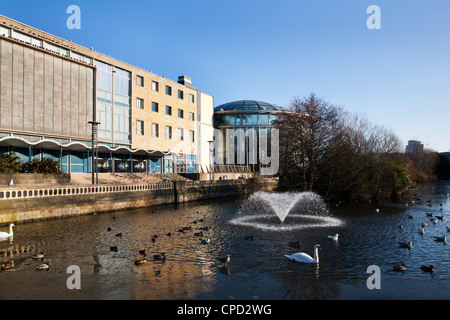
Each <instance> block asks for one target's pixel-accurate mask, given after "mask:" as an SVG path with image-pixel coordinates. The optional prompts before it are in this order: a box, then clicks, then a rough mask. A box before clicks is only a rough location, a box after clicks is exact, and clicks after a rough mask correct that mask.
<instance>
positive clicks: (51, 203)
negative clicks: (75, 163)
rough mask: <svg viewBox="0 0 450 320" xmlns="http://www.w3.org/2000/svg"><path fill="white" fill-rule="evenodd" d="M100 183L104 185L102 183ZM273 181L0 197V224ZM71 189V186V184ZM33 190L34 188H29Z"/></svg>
mask: <svg viewBox="0 0 450 320" xmlns="http://www.w3.org/2000/svg"><path fill="white" fill-rule="evenodd" d="M102 187H104V186H102ZM274 187H275V184H261V183H258V182H257V181H256V180H253V179H249V180H227V181H176V182H171V183H170V186H169V187H167V183H166V184H165V187H164V188H163V187H161V188H159V189H155V188H154V187H152V188H150V187H148V188H144V187H131V189H130V188H128V189H121V191H114V189H113V190H108V189H102V191H99V190H98V189H97V192H95V189H94V188H92V189H93V190H92V191H93V192H92V193H86V192H85V193H76V192H75V193H73V192H72V193H71V194H67V193H65V194H64V195H59V194H56V195H55V194H53V195H49V194H48V193H47V195H44V193H42V195H41V196H37V197H27V198H14V199H13V198H8V199H3V200H2V201H0V225H6V224H9V223H11V222H15V223H18V222H19V223H20V222H31V221H39V220H47V219H57V218H63V217H73V216H79V215H87V214H94V213H102V212H111V211H117V210H128V209H136V208H143V207H151V206H156V205H163V204H172V203H183V202H189V201H199V200H205V199H212V198H218V197H235V196H240V195H246V194H249V193H252V192H255V191H256V190H260V189H264V190H270V189H273V188H274ZM71 188H72V189H73V187H71ZM72 189H71V190H72ZM33 193H34V192H33Z"/></svg>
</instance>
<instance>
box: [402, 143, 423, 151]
mask: <svg viewBox="0 0 450 320" xmlns="http://www.w3.org/2000/svg"><path fill="white" fill-rule="evenodd" d="M419 152H423V144H422V143H421V142H420V141H417V140H409V141H408V145H407V146H406V153H407V154H416V153H419Z"/></svg>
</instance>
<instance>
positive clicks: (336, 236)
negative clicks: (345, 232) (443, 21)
mask: <svg viewBox="0 0 450 320" xmlns="http://www.w3.org/2000/svg"><path fill="white" fill-rule="evenodd" d="M328 239H330V240H333V241H338V239H339V234H338V233H336V234H335V235H334V236H328Z"/></svg>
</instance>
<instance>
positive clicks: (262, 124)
mask: <svg viewBox="0 0 450 320" xmlns="http://www.w3.org/2000/svg"><path fill="white" fill-rule="evenodd" d="M285 111H286V109H285V108H283V107H281V106H279V105H276V104H272V103H268V102H264V101H257V100H240V101H234V102H229V103H225V104H222V105H219V106H217V107H215V108H214V121H213V123H214V127H215V129H216V134H215V135H214V162H215V164H216V166H217V165H237V166H249V167H250V168H251V170H252V171H253V172H259V171H261V168H262V167H264V166H270V163H269V162H270V161H267V159H269V160H270V157H271V150H272V146H271V143H272V142H273V139H272V136H273V134H272V133H273V125H274V122H275V121H276V120H277V119H278V114H279V113H280V112H285ZM276 137H278V135H277V136H276ZM265 150H267V152H264V151H265ZM277 156H278V155H277Z"/></svg>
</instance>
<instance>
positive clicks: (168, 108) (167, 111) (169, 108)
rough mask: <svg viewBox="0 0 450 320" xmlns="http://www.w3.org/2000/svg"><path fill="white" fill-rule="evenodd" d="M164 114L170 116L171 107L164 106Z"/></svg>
mask: <svg viewBox="0 0 450 320" xmlns="http://www.w3.org/2000/svg"><path fill="white" fill-rule="evenodd" d="M166 114H167V115H169V116H171V115H172V107H171V106H166Z"/></svg>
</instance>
